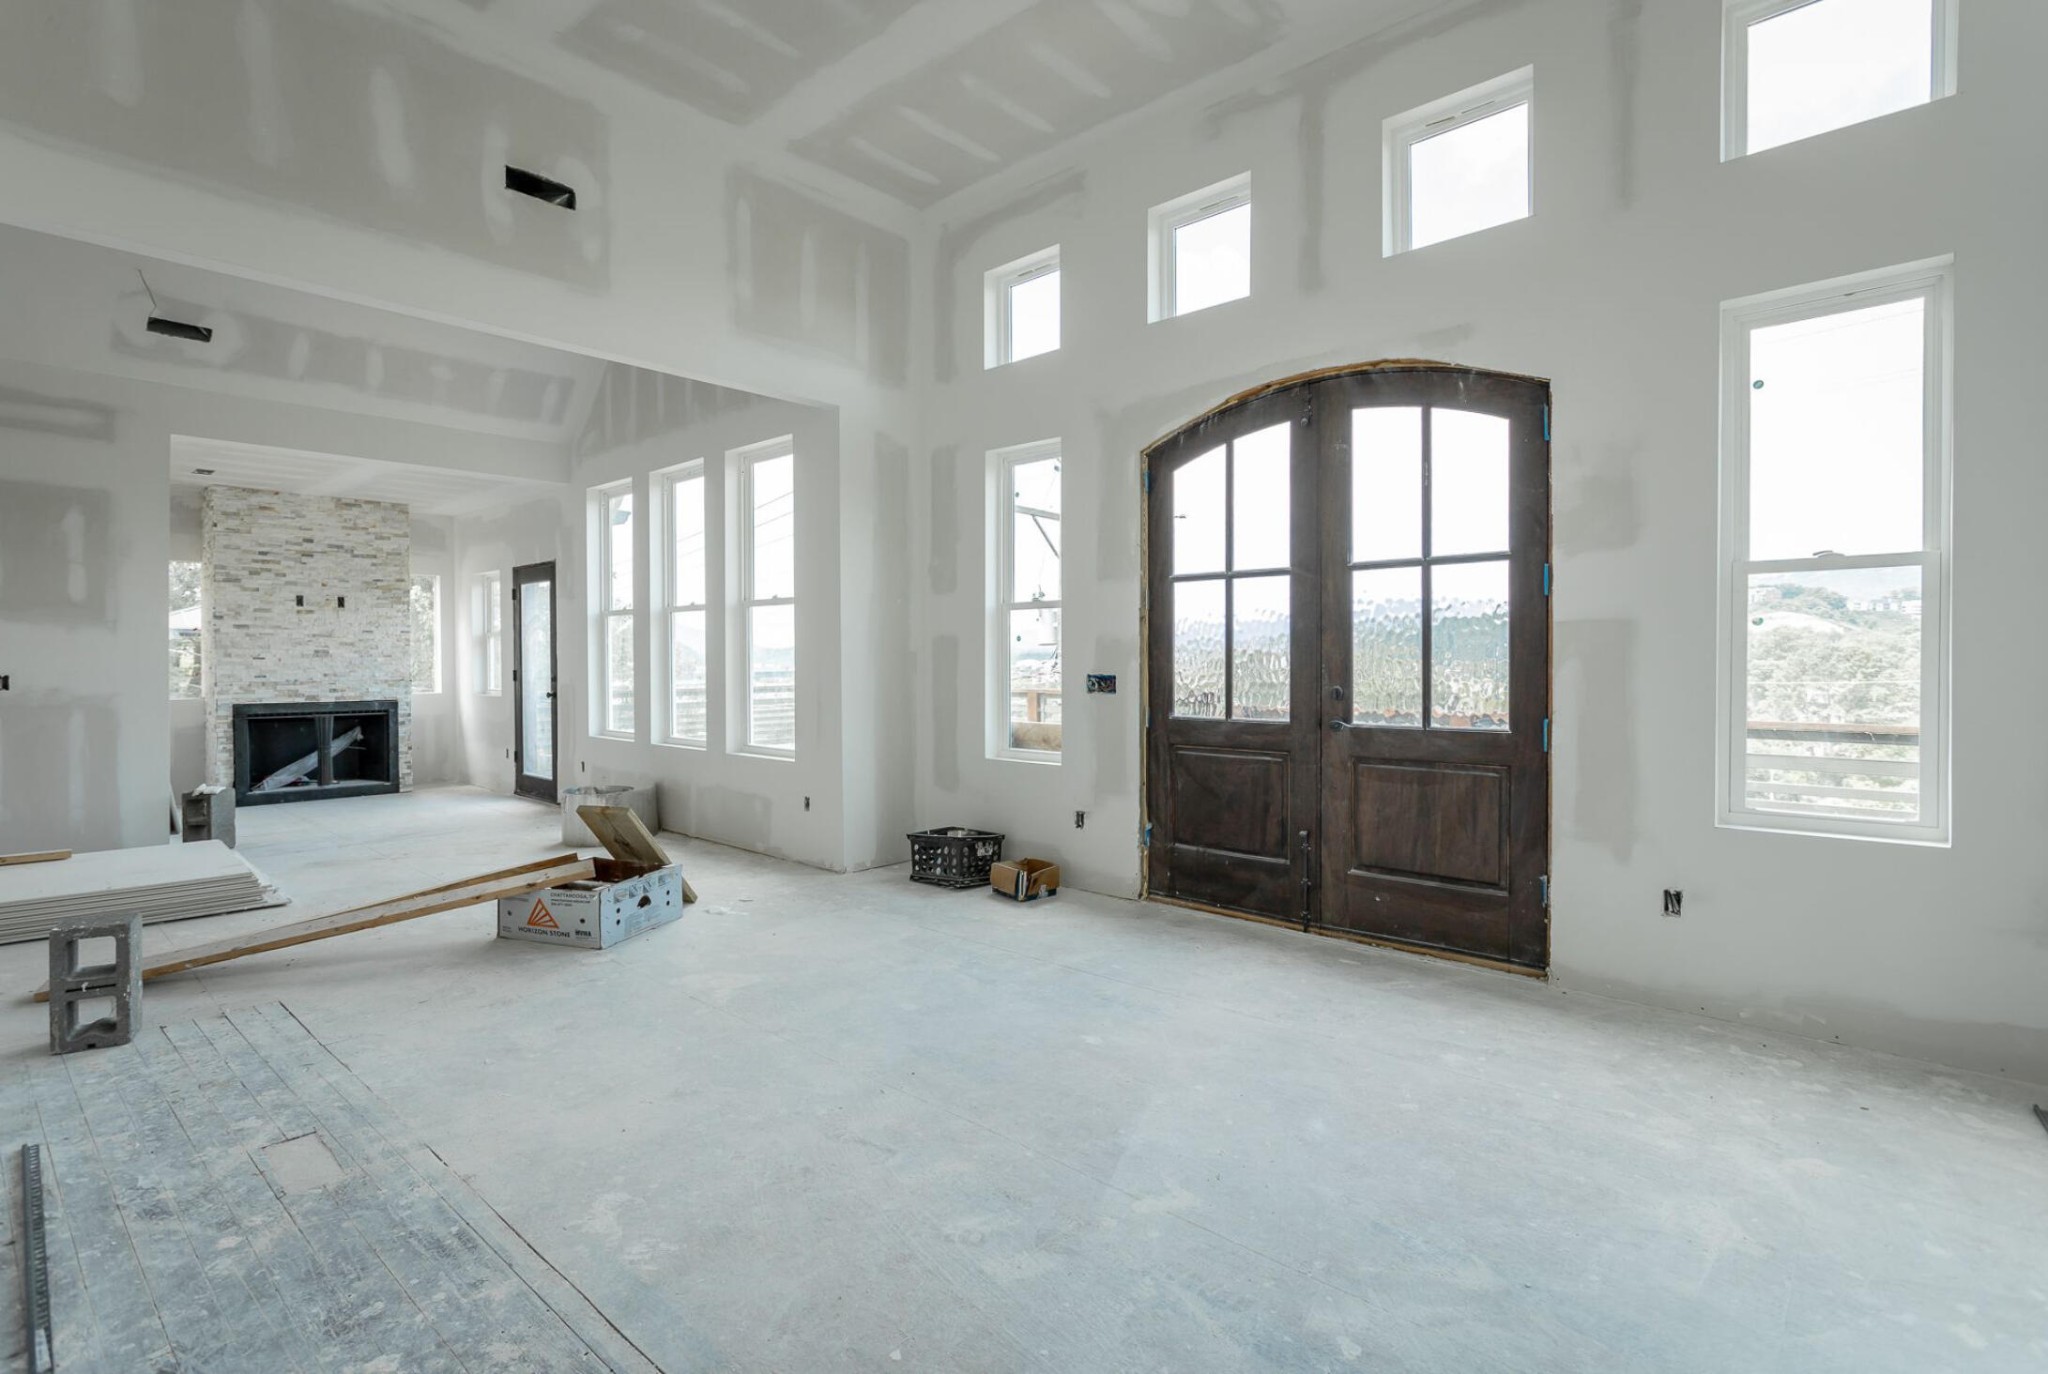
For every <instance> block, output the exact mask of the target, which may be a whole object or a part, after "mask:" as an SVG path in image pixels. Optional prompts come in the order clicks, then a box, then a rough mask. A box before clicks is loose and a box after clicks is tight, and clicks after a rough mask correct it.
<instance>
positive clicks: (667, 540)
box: [650, 458, 718, 749]
mask: <svg viewBox="0 0 2048 1374" xmlns="http://www.w3.org/2000/svg"><path fill="white" fill-rule="evenodd" d="M692 478H695V479H697V480H699V481H701V482H702V483H703V484H704V485H703V486H702V487H701V488H700V491H701V493H702V495H701V497H700V499H701V501H702V502H703V511H702V512H701V514H702V517H703V521H702V523H703V526H704V589H703V595H704V599H703V600H702V601H695V602H690V601H679V600H677V599H676V597H677V593H676V566H675V558H676V540H675V529H674V523H675V499H676V488H677V487H678V486H679V485H681V484H682V483H684V482H687V481H689V480H691V479H692ZM650 485H651V486H653V487H654V489H655V490H657V491H659V492H660V493H661V500H660V501H659V502H658V503H657V504H658V509H657V511H656V515H655V518H656V521H657V526H656V529H655V531H654V533H655V539H656V540H657V541H658V542H657V545H656V547H657V548H658V550H659V557H660V563H661V589H662V591H661V634H660V639H661V653H660V654H658V655H656V661H655V663H654V665H653V667H654V670H655V671H654V681H655V683H656V684H657V685H656V687H655V695H656V696H657V697H658V698H659V699H660V701H661V707H662V709H661V722H660V728H659V729H657V730H656V731H655V734H654V737H655V739H656V741H657V742H659V743H661V744H666V745H672V746H674V747H675V748H678V749H709V748H710V747H711V722H712V715H713V713H712V701H713V697H714V696H715V695H716V693H717V683H718V675H717V673H716V672H715V671H714V665H713V662H712V657H711V652H712V650H711V646H712V643H713V640H714V631H713V628H712V615H711V569H712V566H713V564H712V529H713V526H714V524H715V522H714V521H713V520H712V518H711V472H710V467H709V465H708V464H707V463H705V461H704V460H703V459H702V458H695V459H692V460H691V461H689V462H687V463H680V464H678V465H676V466H675V467H672V468H665V469H663V470H662V471H660V472H657V473H655V474H654V475H653V479H652V481H651V483H650ZM678 611H696V612H699V613H700V614H702V615H703V617H704V733H703V734H702V735H701V736H698V735H678V734H676V733H675V718H676V707H675V683H674V681H673V674H674V672H675V661H676V649H675V625H676V612H678Z"/></svg>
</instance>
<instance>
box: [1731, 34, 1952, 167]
mask: <svg viewBox="0 0 2048 1374" xmlns="http://www.w3.org/2000/svg"><path fill="white" fill-rule="evenodd" d="M1933 6H1934V0H1814V3H1813V4H1810V5H1804V6H1802V7H1800V8H1799V9H1796V10H1790V11H1787V12H1786V13H1784V14H1780V15H1777V16H1776V17H1774V18H1771V19H1766V20H1763V21H1761V22H1760V23H1756V24H1752V25H1751V26H1750V28H1749V148H1748V151H1750V152H1752V153H1754V152H1760V151H1762V150H1763V149H1765V148H1775V147H1777V146H1778V145H1779V144H1781V143H1791V142H1793V141H1795V140H1797V139H1802V138H1810V137H1812V136H1813V135H1815V134H1818V133H1825V132H1826V131H1827V130H1829V129H1839V128H1842V127H1843V126H1845V125H1849V124H1856V123H1860V122H1862V121H1863V120H1866V119H1875V118H1876V117H1877V116H1879V115H1883V114H1890V113H1891V112H1893V111H1894V110H1903V109H1907V108H1909V107H1910V106H1914V105H1924V104H1926V103H1927V101H1928V100H1929V99H1931V98H1932V95H1933V80H1934V49H1933V44H1934V8H1933Z"/></svg>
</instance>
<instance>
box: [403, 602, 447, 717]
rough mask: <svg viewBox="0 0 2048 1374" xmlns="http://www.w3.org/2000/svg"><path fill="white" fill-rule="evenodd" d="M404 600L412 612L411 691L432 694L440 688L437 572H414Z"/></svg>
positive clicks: (439, 618) (421, 694)
mask: <svg viewBox="0 0 2048 1374" xmlns="http://www.w3.org/2000/svg"><path fill="white" fill-rule="evenodd" d="M407 602H408V606H409V609H410V611H411V615H412V692H413V695H414V696H431V695H432V694H433V693H435V692H438V691H440V690H441V578H440V576H439V575H438V574H435V573H422V574H418V575H416V576H415V577H414V578H413V579H412V585H411V588H410V591H409V593H408V595H407Z"/></svg>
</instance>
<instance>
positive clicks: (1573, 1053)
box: [0, 790, 2048, 1374]
mask: <svg viewBox="0 0 2048 1374" xmlns="http://www.w3.org/2000/svg"><path fill="white" fill-rule="evenodd" d="M240 826H241V835H242V848H243V851H244V852H245V853H246V854H247V855H249V857H250V858H251V859H252V860H253V861H255V862H256V863H257V865H258V866H259V867H261V868H262V869H263V870H264V871H265V872H266V874H268V876H269V877H271V878H272V879H273V880H275V881H276V882H278V883H279V884H280V885H282V886H283V887H284V888H285V889H286V891H287V892H289V893H290V894H292V895H293V896H294V897H295V898H297V899H298V902H299V904H300V907H299V909H297V910H288V911H286V912H284V913H279V912H270V913H256V914H253V915H248V916H241V917H224V918H215V919H213V920H209V921H205V922H200V923H194V924H190V925H185V926H176V927H169V928H165V929H160V930H155V931H152V932H151V935H153V936H154V937H155V938H156V939H157V940H158V941H159V942H161V941H164V940H165V939H166V937H167V936H168V937H172V938H175V939H176V940H178V941H179V942H181V943H182V942H186V941H191V942H197V941H199V940H202V939H210V938H214V937H216V936H218V935H221V934H225V933H229V932H230V931H232V930H234V929H236V928H240V927H255V926H260V925H263V924H267V923H274V922H276V921H278V920H280V919H296V918H297V917H298V916H299V915H300V914H311V913H312V912H316V911H318V910H321V909H324V908H327V907H330V906H334V905H342V904H347V903H351V902H354V901H360V900H366V899H368V898H371V897H375V896H379V895H384V894H387V893H394V892H398V891H401V890H405V889H408V888H413V887H418V886H424V885H427V884H428V883H430V882H437V881H445V880H448V879H452V878H456V877H460V876H462V875H464V874H466V873H470V872H475V871H480V870H483V869H488V868H491V867H495V866H499V865H502V864H506V863H511V862H517V861H521V860H524V859H528V858H532V857H538V856H540V855H542V854H545V853H547V852H550V851H551V849H552V848H554V846H552V845H551V843H550V841H551V839H552V838H553V837H554V836H555V832H556V826H557V821H556V818H555V816H554V813H552V812H551V811H548V810H545V809H542V808H540V807H537V806H531V805H529V804H526V803H520V802H512V801H505V800H501V799H496V798H492V797H488V796H486V795H485V794H482V793H478V792H473V791H466V790H446V791H430V792H424V793H417V794H413V795H411V796H407V797H402V798H391V797H377V798H365V799H361V800H351V801H329V802H319V803H312V804H306V805H295V806H279V807H271V808H265V809H260V810H249V811H244V812H243V813H242V815H241V818H240ZM672 849H673V850H674V851H675V852H676V853H678V855H679V857H680V858H681V860H682V862H683V863H684V865H685V869H686V872H688V874H689V875H690V878H691V880H692V881H693V882H694V883H695V885H696V886H697V888H698V889H699V890H700V892H701V893H702V894H703V898H704V900H703V902H702V903H701V904H700V905H698V906H696V907H693V908H691V910H690V912H689V914H688V915H687V916H686V917H685V918H684V920H683V922H682V924H681V925H679V926H674V927H669V928H666V929H664V930H660V931H656V932H653V933H651V934H649V935H647V936H644V937H642V938H641V939H639V940H637V941H634V942H632V943H629V944H627V945H624V946H621V947H619V948H618V949H615V950H612V951H608V952H603V953H596V952H588V951H570V950H553V949H545V948H538V947H533V946H527V945H520V944H514V943H510V942H504V941H498V940H494V939H492V938H491V930H492V919H491V917H490V915H489V914H488V913H487V912H486V911H484V910H482V909H478V910H474V911H468V912H458V913H450V914H448V915H444V916H438V917H432V918H429V919H427V920H425V921H422V922H418V923H415V924H409V925H403V926H397V927H393V928H390V929H387V930H382V931H375V932H369V933H365V934H360V935H353V936H349V937H347V938H346V939H344V940H341V941H336V942H333V943H329V944H324V945H313V946H308V947H305V948H303V949H298V950H292V951H283V952H279V953H275V954H270V955H264V956H261V957H259V958H257V959H252V960H249V961H246V962H244V963H241V964H235V965H227V966H223V967H220V968H217V969H212V970H207V971H204V972H202V973H200V974H198V975H186V976H182V977H179V978H176V979H171V980H166V981H164V982H161V983H157V984H154V985H152V986H151V987H150V989H149V991H148V993H147V995H146V998H145V1017H144V1019H145V1020H146V1021H148V1022H152V1023H155V1022H168V1021H173V1020H180V1019H190V1018H192V1017H195V1016H201V1015H206V1014H210V1013H211V1012H213V1011H214V1010H216V1009H217V1008H220V1007H244V1006H251V1005H255V1004H259V1003H264V1002H268V1001H271V1000H278V1001H282V1002H284V1003H285V1004H287V1005H288V1006H289V1007H290V1008H291V1010H292V1012H293V1013H295V1014H296V1015H297V1016H298V1017H299V1018H300V1019H301V1020H303V1021H304V1022H305V1024H306V1025H307V1026H308V1027H310V1028H311V1029H312V1030H313V1031H314V1032H315V1033H316V1034H317V1035H318V1036H319V1037H320V1039H321V1041H322V1042H323V1043H324V1044H326V1045H327V1046H328V1047H330V1048H331V1049H332V1050H333V1051H334V1053H335V1054H337V1055H338V1056H339V1057H340V1058H341V1059H342V1060H343V1061H345V1062H346V1063H347V1065H348V1066H349V1068H350V1069H352V1070H353V1071H354V1073H355V1074H356V1075H357V1076H358V1077H359V1078H360V1079H361V1080H362V1081H363V1082H364V1083H366V1084H367V1085H368V1086H369V1087H370V1088H371V1089H373V1090H374V1091H375V1092H377V1093H378V1094H380V1095H381V1097H382V1098H383V1100H384V1101H385V1102H386V1103H387V1104H388V1105H389V1106H390V1107H391V1109H392V1110H393V1112H394V1113H395V1115H396V1118H397V1119H398V1120H400V1121H402V1122H403V1123H404V1124H405V1126H406V1128H407V1129H408V1130H409V1131H410V1132H411V1133H412V1134H413V1135H414V1136H415V1137H416V1138H418V1139H419V1140H421V1141H424V1142H425V1143H426V1144H428V1145H430V1146H431V1147H432V1148H433V1150H434V1151H435V1152H437V1153H438V1154H439V1155H440V1156H441V1157H442V1158H444V1159H446V1160H447V1161H448V1163H449V1164H450V1165H451V1166H453V1167H454V1168H455V1169H456V1170H457V1171H459V1172H460V1173H461V1174H462V1175H463V1176H464V1177H466V1178H468V1179H469V1180H470V1182H471V1183H472V1184H473V1185H474V1187H475V1188H476V1189H477V1191H478V1192H479V1193H480V1194H481V1195H482V1196H483V1197H484V1198H485V1199H487V1200H488V1201H489V1202H490V1203H492V1204H493V1205H495V1207H496V1208H497V1209H498V1211H499V1212H501V1213H502V1214H503V1215H504V1217H505V1219H506V1220H507V1221H508V1222H510V1223H511V1225H512V1226H514V1227H516V1228H517V1230H518V1232H519V1233H520V1234H521V1235H522V1236H523V1237H525V1239H526V1240H527V1241H529V1242H531V1244H532V1245H533V1246H535V1247H536V1248H537V1249H538V1250H539V1251H540V1252H541V1253H543V1254H544V1255H546V1256H547V1258H548V1259H549V1260H550V1261H552V1262H553V1264H554V1265H556V1266H557V1267H558V1268H559V1269H560V1270H561V1271H562V1272H563V1273H564V1274H565V1275H567V1276H568V1277H569V1278H570V1279H571V1280H573V1281H574V1282H575V1283H576V1285H577V1286H578V1287H579V1288H580V1289H581V1290H582V1291H583V1292H584V1293H585V1294H587V1295H588V1297H589V1298H590V1299H591V1300H592V1301H593V1302H595V1303H596V1305H597V1306H598V1307H599V1308H601V1309H602V1310H603V1311H604V1313H605V1314H606V1315H607V1316H608V1317H609V1318H610V1319H611V1320H612V1321H613V1322H615V1323H617V1324H618V1326H619V1327H620V1328H622V1329H623V1330H624V1331H625V1332H627V1333H628V1334H630V1335H631V1337H632V1339H633V1340H634V1341H635V1342H636V1343H637V1344H638V1345H639V1346H640V1347H641V1348H642V1349H644V1350H645V1351H646V1353H647V1354H648V1355H650V1356H651V1357H653V1358H654V1360H655V1361H656V1362H657V1363H659V1364H660V1365H661V1366H662V1367H663V1368H665V1369H668V1370H670V1371H674V1372H675V1374H681V1371H692V1372H693V1374H694V1371H701V1370H724V1369H734V1370H787V1371H796V1372H799V1374H810V1372H811V1371H830V1370H840V1369H888V1370H895V1369H927V1370H935V1371H948V1372H949V1374H950V1372H952V1371H981V1370H1003V1371H1009V1370H1034V1371H1035V1370H1044V1371H1061V1372H1062V1374H1073V1372H1074V1371H1094V1370H1141V1369H1142V1370H1180V1371H1189V1370H1232V1371H1235V1370H1282V1369H1285V1370H1310V1369H1359V1370H1374V1371H1386V1370H1487V1371H1500V1370H1587V1369H1607V1370H1629V1371H1649V1370H1742V1371H1758V1370H1798V1371H1824V1370H1844V1371H1847V1370H1855V1371H1858V1372H1859V1374H1869V1371H1875V1370H1902V1371H1903V1370H1911V1371H1915V1372H1916V1374H1919V1372H1921V1371H1934V1370H1944V1369H1957V1370H1965V1369H1967V1370H2029V1371H2033V1370H2039V1369H2042V1368H2044V1367H2048V1134H2044V1132H2043V1131H2042V1129H2041V1127H2040V1125H2039V1124H2038V1123H2037V1122H2036V1121H2035V1120H2034V1117H2033V1115H2032V1114H2031V1112H2029V1111H2028V1106H2029V1104H2030V1103H2031V1102H2032V1101H2033V1100H2034V1099H2035V1097H2036V1096H2037V1094H2036V1093H2035V1092H2034V1091H2031V1090H2029V1089H2026V1088H2024V1087H2022V1086H2019V1085H2014V1084H2011V1083H2006V1082H2001V1081H1997V1080H1991V1079H1985V1078H1978V1077H1974V1076H1971V1075H1966V1074H1961V1073H1953V1072H1946V1071H1940V1070H1936V1069H1932V1068H1929V1067H1926V1066H1924V1065H1918V1064H1913V1063H1910V1062H1907V1061H1903V1060H1898V1059H1891V1058H1886V1057H1884V1056H1879V1055H1873V1054H1865V1053H1861V1052H1857V1051H1852V1050H1845V1049H1841V1048H1837V1047H1831V1046H1822V1045H1817V1044H1813V1043H1809V1042H1803V1041H1763V1040H1760V1039H1758V1038H1757V1037H1756V1036H1755V1035H1754V1034H1752V1033H1749V1032H1746V1031H1744V1030H1742V1029H1740V1028H1736V1027H1731V1026H1727V1025H1722V1024H1719V1023H1712V1022H1704V1021H1698V1020H1695V1019H1693V1018H1688V1017H1684V1016H1679V1015H1674V1014H1670V1013H1665V1012H1658V1011H1651V1010H1646V1009H1643V1008H1639V1007H1634V1006H1629V1005H1626V1004H1622V1003H1616V1002H1608V1001H1603V1000H1600V999H1597V998H1592V997H1586V996H1581V995H1573V996H1563V995H1560V994H1558V993H1557V992H1556V991H1554V990H1552V989H1549V988H1546V987H1543V986H1541V985H1537V984H1533V983H1529V982H1525V981H1523V980H1520V979H1516V978H1511V977H1507V976H1503V975H1497V974H1490V973H1485V972H1480V971H1475V970H1468V969H1463V968H1459V967H1454V966H1448V965H1439V964H1434V963H1430V962H1428V961H1423V960H1418V959H1413V958H1408V957H1404V956H1399V955H1393V954H1383V953H1380V952H1377V951H1373V950H1369V949H1365V948H1361V947H1355V946H1350V945H1345V944H1340V943H1336V942H1332V941H1327V940H1321V939H1317V938H1314V937H1307V936H1299V935H1295V934H1291V933H1289V932H1285V931H1277V930H1273V929H1270V928H1266V927H1262V926H1255V925H1246V924H1240V923H1237V922H1232V921H1228V920H1223V919H1219V918H1212V917H1205V916H1200V915H1196V914H1192V913H1187V912H1181V911H1176V910H1172V909H1169V908H1163V907H1149V906H1142V905H1136V904H1132V903H1128V902H1120V901H1113V900H1110V899H1107V898H1099V897H1093V896H1090V895H1088V894H1085V893H1081V892H1078V891H1074V890H1069V891H1067V892H1063V893H1061V894H1060V895H1059V896H1058V897H1057V898H1055V899H1053V900H1052V901H1049V902H1037V903H1033V904H1030V905H1028V906H1017V905H1014V904H1006V903H1003V902H1001V901H999V900H997V899H995V898H992V897H990V896H987V895H985V894H982V893H979V892H971V893H950V892H943V891H938V890H934V889H930V888H924V887H919V886H916V885H914V884H912V883H910V882H908V881H907V880H906V878H905V874H904V870H902V869H893V870H884V871H881V872H876V873H868V874H861V875H856V876H851V877H842V876H835V875H832V874H826V873H820V872H815V871H812V870H809V869H804V868H799V867H796V866H793V865H789V864H785V863H780V862H777V861H774V860H770V859H764V858H759V857H755V856H752V855H748V854H743V853H739V852H736V851H733V850H727V849H721V848H718V847H715V846H711V845H705V844H696V843H691V842H688V841H680V840H678V841H674V842H673V844H672ZM43 958H44V954H43V950H42V948H41V947H40V946H37V945H17V946H12V947H8V948H5V949H0V988H4V989H19V990H21V992H23V993H25V992H26V990H27V989H28V988H29V987H31V986H32V985H33V984H34V983H35V982H36V981H37V979H38V978H39V977H40V976H41V973H42V967H41V965H42V962H43ZM45 1043H46V1042H45V1025H44V1021H43V1009H42V1008H40V1007H37V1006H34V1005H33V1004H30V1003H28V1002H26V1001H25V1000H23V999H22V998H21V997H19V996H14V995H10V996H7V997H5V998H4V999H0V1059H5V1058H8V1057H12V1056H31V1055H37V1054H41V1053H43V1052H44V1048H45ZM512 1367H514V1368H516V1367H517V1366H516V1365H515V1366H512Z"/></svg>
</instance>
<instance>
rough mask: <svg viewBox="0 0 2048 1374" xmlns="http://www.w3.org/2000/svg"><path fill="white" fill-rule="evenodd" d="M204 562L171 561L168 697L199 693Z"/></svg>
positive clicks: (182, 698) (189, 697)
mask: <svg viewBox="0 0 2048 1374" xmlns="http://www.w3.org/2000/svg"><path fill="white" fill-rule="evenodd" d="M204 573H205V564H203V563H182V562H174V563H172V564H171V700H172V701H197V700H198V699H199V696H200V691H201V688H200V682H201V675H200V667H199V633H200V610H199V588H200V583H201V581H202V580H203V578H204Z"/></svg>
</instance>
